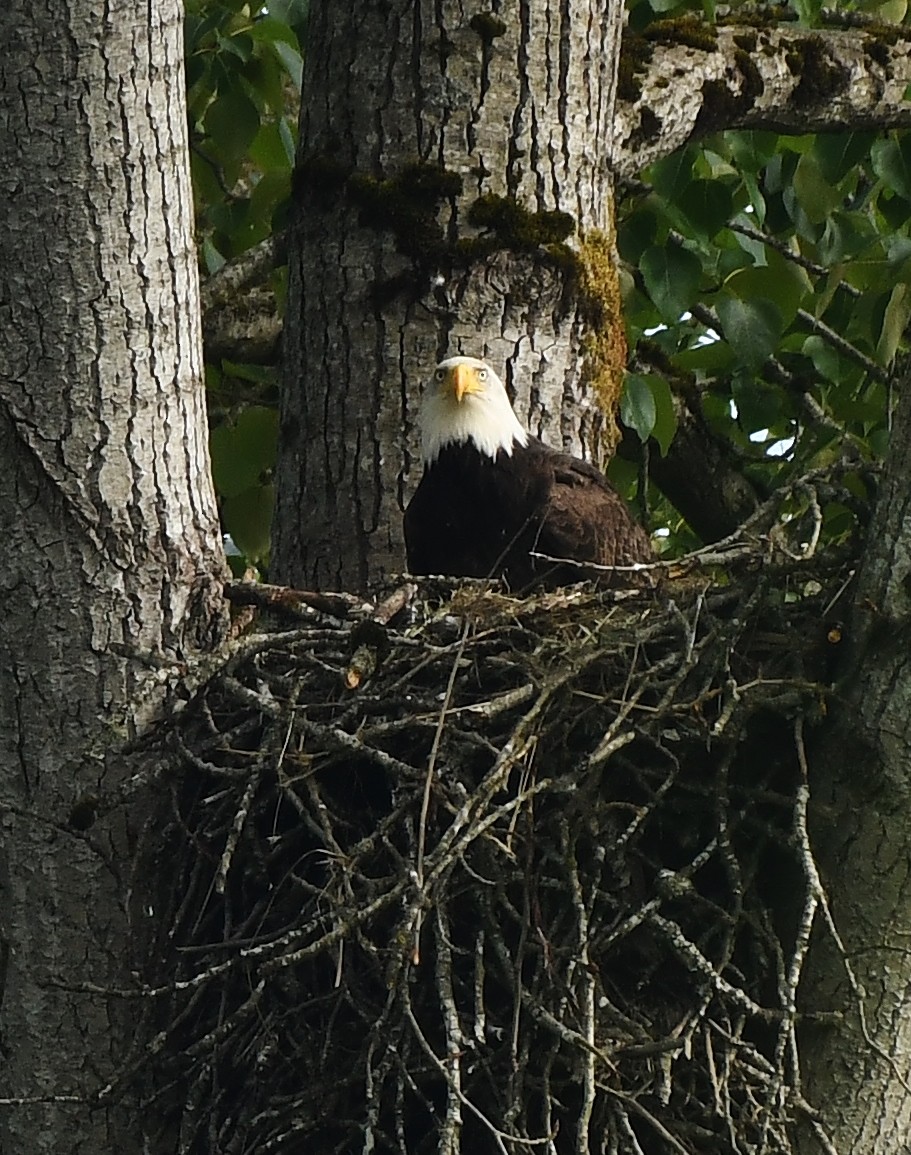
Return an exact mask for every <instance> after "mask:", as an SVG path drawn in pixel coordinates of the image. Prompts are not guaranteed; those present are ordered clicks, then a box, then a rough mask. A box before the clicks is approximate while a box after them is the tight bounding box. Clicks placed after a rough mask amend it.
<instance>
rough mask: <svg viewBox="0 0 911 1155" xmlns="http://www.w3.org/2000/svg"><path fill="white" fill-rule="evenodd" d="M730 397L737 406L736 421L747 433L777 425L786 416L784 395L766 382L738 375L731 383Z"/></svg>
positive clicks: (742, 374) (744, 374) (746, 375)
mask: <svg viewBox="0 0 911 1155" xmlns="http://www.w3.org/2000/svg"><path fill="white" fill-rule="evenodd" d="M731 397H732V398H733V401H734V404H735V405H736V406H737V420H738V421H739V422H740V424H741V426H742V428H743V429H744V430H745V431H746V432H747V433H748V434H749V433H758V432H759V431H760V430H762V429H770V428H772V427H774V426H775V425H778V424H779V423H780V422H781V421H782V420H783V419H784V418H786V416H787V408H786V399H785V396H784V393H783V392H782V390H781V389H779V388H778V387H777V386H775V385H769V384H768V383H767V382H766V381H757V380H756V379H755V378H754V377H753V376H752V375H750V374H747V373H738V374H737V375H736V376H735V377H734V379H733V381H732V382H731Z"/></svg>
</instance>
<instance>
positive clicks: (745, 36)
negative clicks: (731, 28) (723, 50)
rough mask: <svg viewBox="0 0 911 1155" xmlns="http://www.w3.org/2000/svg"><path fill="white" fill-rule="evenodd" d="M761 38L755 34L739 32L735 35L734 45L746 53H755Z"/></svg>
mask: <svg viewBox="0 0 911 1155" xmlns="http://www.w3.org/2000/svg"><path fill="white" fill-rule="evenodd" d="M758 41H759V37H758V36H757V35H756V33H755V32H737V33H735V34H734V43H735V44H736V45H737V47H738V48H742V49H743V51H744V52H755V51H756V45H757V43H758Z"/></svg>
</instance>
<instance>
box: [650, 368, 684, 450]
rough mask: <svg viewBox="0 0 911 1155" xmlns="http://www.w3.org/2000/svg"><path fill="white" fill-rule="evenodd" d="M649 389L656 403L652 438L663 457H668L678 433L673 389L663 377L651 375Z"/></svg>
mask: <svg viewBox="0 0 911 1155" xmlns="http://www.w3.org/2000/svg"><path fill="white" fill-rule="evenodd" d="M648 387H649V389H651V391H652V397H653V398H654V401H655V424H654V425H653V426H652V437H654V439H655V441H657V443H658V449H659V450H660V451H661V456H662V457H667V451H668V449H669V448H670V444H671V442H672V441H673V440H674V434H675V433H676V432H677V406H676V405H675V404H674V395H673V393H672V392H671V387H670V385H668V383H667V381H665V379H664V378H663V377H658V376H657V375H656V374H650V375H649V376H648Z"/></svg>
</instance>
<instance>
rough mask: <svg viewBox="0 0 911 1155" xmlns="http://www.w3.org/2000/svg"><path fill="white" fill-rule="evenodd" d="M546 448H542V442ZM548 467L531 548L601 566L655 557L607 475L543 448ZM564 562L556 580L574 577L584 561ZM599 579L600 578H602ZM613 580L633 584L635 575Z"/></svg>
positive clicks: (583, 574)
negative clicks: (546, 490) (573, 564)
mask: <svg viewBox="0 0 911 1155" xmlns="http://www.w3.org/2000/svg"><path fill="white" fill-rule="evenodd" d="M545 450H546V447H545ZM546 452H547V454H548V458H549V462H550V465H551V468H552V471H553V480H552V483H551V485H550V489H549V493H548V498H547V504H546V507H545V509H544V510H543V513H542V517H541V523H540V530H539V532H538V535H537V542H536V546H535V550H536V552H538V553H542V554H547V555H548V556H549V557H554V558H565V559H568V560H571V561H575V562H588V561H590V562H595V563H596V564H597V565H605V566H612V565H616V566H629V565H632V564H633V563H635V562H651V561H654V560H655V554H654V550H653V549H652V545H651V542H650V540H649V537H648V534H647V533H646V532H645V530H644V529H643V528H642V526H640V525H639V524H638V523H637V522H636V521H635V520H634V519H633V517H632V515H631V513H630V512H629V509H628V508H627V506H626V503H625V502H624V501H623V498H621V497H620V495H619V494H618V493H617V491H616V490H615V489H614V487H613V486H612V485H611V483H610V482H609V481H608V480H607V478H606V477H605V476H604V475H603V474H602V473H601V472H600V470H598V469H596V468H595V467H594V466H593V465H589V464H588V463H587V462H585V461H581V460H579V459H578V458H575V457H570V456H569V455H568V454H565V453H557V452H555V451H553V450H546ZM573 568H574V569H575V570H576V572H575V577H572V576H570V575H571V574H572V572H573V570H572V569H570V568H569V567H567V572H566V575H565V576H563V575H561V580H566V581H573V580H575V581H578V580H580V578H583V577H586V576H595V574H594V571H589V573H588V574H586V572H585V569H584V566H582V567H581V568H577V567H573ZM602 580H604V579H603V577H602ZM616 580H617V583H618V584H625V583H629V584H639V583H641V580H642V578H641V577H640V578H639V580H638V582H637V578H636V575H635V574H632V573H620V574H618V575H617V579H616Z"/></svg>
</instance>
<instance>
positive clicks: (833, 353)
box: [803, 333, 848, 382]
mask: <svg viewBox="0 0 911 1155" xmlns="http://www.w3.org/2000/svg"><path fill="white" fill-rule="evenodd" d="M803 351H804V353H805V354H806V355H807V356H808V357H809V358H810V359H811V361H812V362H813V365H814V367H815V369H816V372H817V373H819V374H820V376H822V377H825V378H826V380H827V381H834V382H838V381H840V380H841V379H842V377H843V376H844V375H845V372H846V369H847V367H848V361H847V358H846V357H844V356H842V354H841V353H839V351H838V350H837V349H835V348H833V346H832V345H830V344H829V342H828V341H825V340H823V338H822V337H818V336H817V335H816V334H815V333H814V334H813V336H811V337H807V339H806V341H804V343H803Z"/></svg>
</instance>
